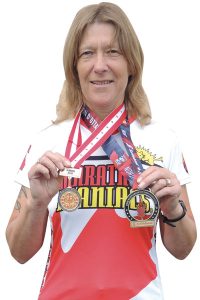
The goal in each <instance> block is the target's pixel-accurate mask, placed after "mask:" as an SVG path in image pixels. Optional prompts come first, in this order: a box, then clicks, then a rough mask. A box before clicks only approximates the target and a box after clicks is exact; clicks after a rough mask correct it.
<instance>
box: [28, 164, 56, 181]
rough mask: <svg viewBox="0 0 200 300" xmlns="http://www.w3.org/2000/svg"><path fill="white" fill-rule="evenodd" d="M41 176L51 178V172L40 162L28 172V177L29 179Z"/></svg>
mask: <svg viewBox="0 0 200 300" xmlns="http://www.w3.org/2000/svg"><path fill="white" fill-rule="evenodd" d="M41 177H44V178H46V179H47V180H49V179H50V178H51V174H50V171H49V169H48V168H46V167H45V166H43V165H42V164H39V163H37V164H35V165H34V166H33V167H32V168H31V169H30V171H29V172H28V178H29V180H32V179H39V178H41Z"/></svg>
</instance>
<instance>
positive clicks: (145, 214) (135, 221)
mask: <svg viewBox="0 0 200 300" xmlns="http://www.w3.org/2000/svg"><path fill="white" fill-rule="evenodd" d="M124 209H125V213H126V216H127V218H128V219H129V220H130V226H131V227H132V228H136V227H153V226H155V224H156V220H157V216H158V212H159V201H158V199H157V197H156V196H155V195H154V194H153V193H152V192H151V191H150V190H147V189H145V190H134V191H133V192H132V193H130V194H129V196H128V197H127V199H126V202H125V207H124Z"/></svg>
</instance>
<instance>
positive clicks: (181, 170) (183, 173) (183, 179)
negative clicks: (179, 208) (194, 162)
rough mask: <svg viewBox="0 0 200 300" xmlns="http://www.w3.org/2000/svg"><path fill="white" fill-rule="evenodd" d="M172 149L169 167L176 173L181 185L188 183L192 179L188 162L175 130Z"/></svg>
mask: <svg viewBox="0 0 200 300" xmlns="http://www.w3.org/2000/svg"><path fill="white" fill-rule="evenodd" d="M169 144H171V149H170V151H169V160H168V166H167V167H168V169H169V170H170V171H171V172H173V173H175V174H176V176H177V178H178V179H179V181H180V184H181V185H184V184H187V183H189V182H190V181H191V178H190V174H189V172H188V169H187V166H186V162H185V160H184V156H183V152H182V149H181V144H180V141H179V139H178V137H177V135H176V134H175V133H174V132H173V138H172V143H169Z"/></svg>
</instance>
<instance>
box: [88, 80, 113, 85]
mask: <svg viewBox="0 0 200 300" xmlns="http://www.w3.org/2000/svg"><path fill="white" fill-rule="evenodd" d="M90 82H91V83H92V84H94V85H108V84H111V83H112V82H113V80H93V81H90Z"/></svg>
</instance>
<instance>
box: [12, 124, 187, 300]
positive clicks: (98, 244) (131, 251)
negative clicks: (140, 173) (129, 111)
mask: <svg viewBox="0 0 200 300" xmlns="http://www.w3.org/2000/svg"><path fill="white" fill-rule="evenodd" d="M72 124H73V120H70V121H64V122H62V123H60V124H58V125H51V126H49V127H48V128H46V129H45V130H43V131H42V132H41V133H40V134H39V135H38V137H37V138H36V140H35V142H34V143H33V144H32V145H31V147H30V149H29V151H28V153H27V155H26V157H25V159H24V161H23V163H22V166H21V168H20V171H19V172H18V175H17V178H16V181H17V182H18V183H20V184H22V185H24V186H27V187H29V181H28V176H27V173H28V171H29V169H30V167H31V166H32V165H33V164H34V163H36V161H37V160H38V158H39V157H41V156H42V155H43V153H44V152H45V151H48V150H49V151H53V152H59V153H61V154H63V155H64V154H65V150H66V145H67V141H68V136H69V134H70V130H71V127H72ZM130 130H131V138H132V141H133V144H134V145H135V147H136V150H137V154H138V156H139V158H140V159H141V162H142V164H143V167H144V168H147V167H149V166H159V167H164V168H168V169H169V170H170V171H171V172H173V173H175V174H176V176H177V177H178V179H179V181H180V183H181V184H182V185H183V184H186V183H188V182H189V180H190V178H189V175H188V172H187V170H186V168H185V164H184V161H183V156H182V152H181V149H180V145H179V142H178V140H177V137H176V135H175V133H174V132H173V131H171V130H168V129H166V128H164V127H163V126H160V124H157V123H151V124H150V125H147V126H144V127H141V126H140V125H139V123H138V122H137V121H134V122H133V123H132V124H131V125H130ZM81 134H82V140H83V141H84V140H85V139H86V138H87V137H88V136H89V135H90V132H89V131H88V130H87V129H86V128H85V127H81ZM116 138H117V140H118V142H119V143H120V145H121V147H124V145H123V143H122V140H121V137H120V135H119V134H116ZM67 184H68V183H67V179H66V178H64V180H63V183H62V186H61V190H62V189H64V188H65V187H67ZM72 186H73V187H75V188H76V189H77V190H78V192H79V193H80V195H81V200H82V201H81V206H80V207H79V208H78V209H77V210H76V211H73V212H66V211H62V209H61V208H60V207H59V204H58V195H56V196H55V197H54V198H53V199H52V201H51V202H50V205H49V217H50V222H51V227H52V243H51V249H50V254H49V259H48V264H47V267H46V271H45V275H44V280H43V284H42V287H41V291H40V295H39V300H58V299H59V300H67V299H70V300H79V299H81V300H90V299H91V300H100V299H108V300H112V299H113V300H114V299H115V300H116V299H117V300H125V299H127V300H128V299H132V300H147V299H148V300H162V299H163V296H162V287H161V282H160V276H159V269H158V264H157V254H156V248H155V243H156V240H155V234H156V227H151V228H148V227H147V228H134V229H133V228H130V222H129V220H128V219H127V217H126V214H125V211H124V203H125V200H126V198H127V196H128V195H129V193H130V190H131V187H130V186H129V184H128V182H127V180H126V179H125V178H124V177H123V176H122V175H121V174H120V172H118V170H116V168H115V167H114V165H113V163H112V162H111V161H110V159H109V158H108V156H107V155H106V153H105V152H104V151H103V149H102V148H101V147H100V148H99V149H97V150H96V151H95V152H94V153H93V154H92V156H90V157H89V158H88V159H87V160H86V161H85V162H84V163H83V166H82V176H81V178H80V179H77V178H74V179H73V180H72Z"/></svg>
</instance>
